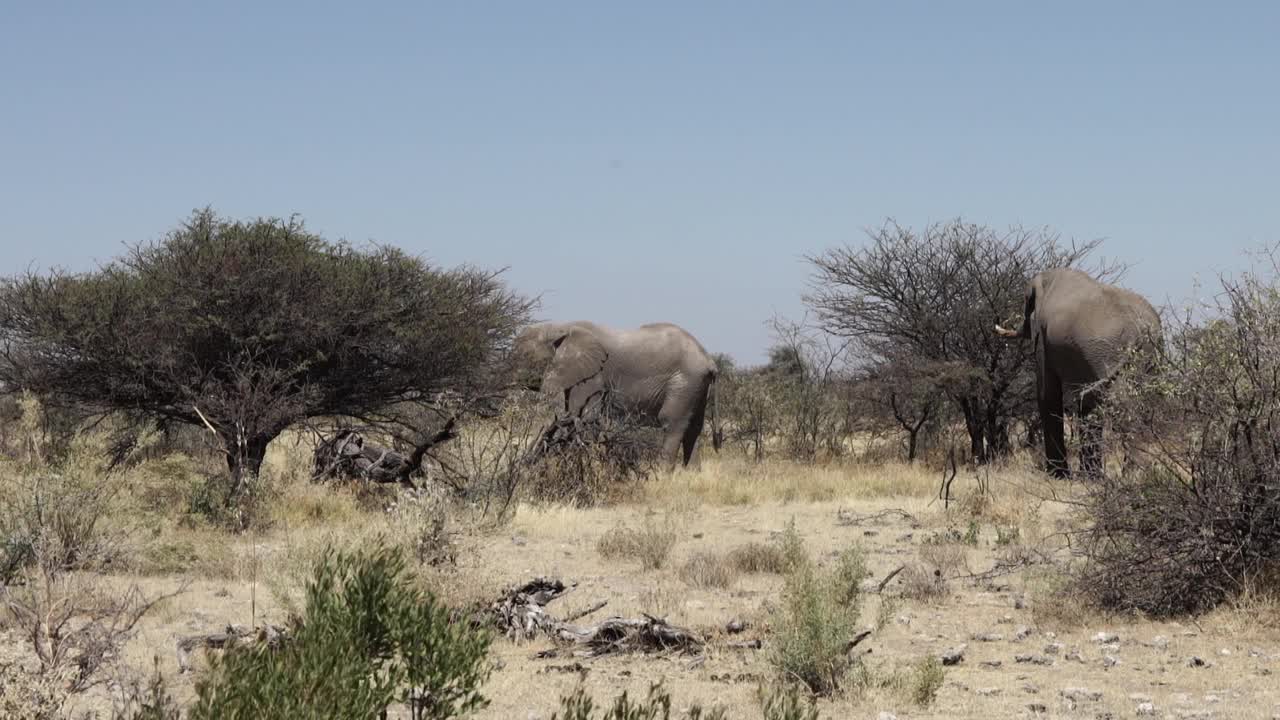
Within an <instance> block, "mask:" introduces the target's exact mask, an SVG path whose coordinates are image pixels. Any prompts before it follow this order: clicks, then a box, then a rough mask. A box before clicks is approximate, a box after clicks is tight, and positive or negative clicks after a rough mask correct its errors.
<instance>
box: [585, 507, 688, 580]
mask: <svg viewBox="0 0 1280 720" xmlns="http://www.w3.org/2000/svg"><path fill="white" fill-rule="evenodd" d="M675 544H676V533H675V531H674V530H672V529H671V528H669V527H658V526H656V525H655V524H654V523H653V521H652V520H651V519H650V518H645V521H644V525H643V526H642V527H641V528H640V529H639V530H632V529H631V528H629V527H627V526H626V525H619V526H617V527H615V528H612V529H611V530H609V531H608V532H606V533H605V534H604V535H602V536H601V537H600V540H599V541H598V542H597V543H596V550H597V551H598V552H599V553H600V555H601V556H602V557H604V558H606V559H610V560H613V559H623V558H630V559H634V560H639V561H640V566H641V567H643V568H644V569H645V570H659V569H661V568H662V567H663V566H664V565H666V564H667V558H668V557H669V556H670V555H671V548H673V547H675Z"/></svg>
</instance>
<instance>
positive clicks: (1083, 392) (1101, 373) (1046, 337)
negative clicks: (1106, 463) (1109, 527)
mask: <svg viewBox="0 0 1280 720" xmlns="http://www.w3.org/2000/svg"><path fill="white" fill-rule="evenodd" d="M996 333H997V334H999V335H1001V336H1003V337H1009V338H1020V339H1031V340H1034V341H1035V349H1036V390H1037V393H1038V400H1039V405H1040V422H1041V428H1042V430H1043V434H1044V453H1045V466H1046V470H1047V471H1048V472H1049V473H1050V474H1051V475H1053V476H1054V477H1068V476H1069V475H1070V470H1069V468H1068V465H1067V448H1066V442H1065V439H1064V437H1063V398H1064V397H1071V398H1073V399H1074V401H1075V403H1076V412H1077V416H1078V417H1079V419H1080V423H1081V436H1082V440H1083V444H1082V447H1081V450H1080V465H1081V468H1082V469H1083V470H1084V472H1085V473H1086V474H1087V475H1090V474H1091V475H1095V476H1096V474H1098V473H1100V472H1101V471H1102V451H1101V441H1102V428H1101V426H1100V424H1099V423H1098V422H1097V421H1096V416H1095V417H1094V418H1091V417H1090V413H1092V412H1093V411H1094V410H1095V409H1096V408H1097V406H1098V404H1099V402H1100V401H1101V400H1102V398H1103V395H1104V394H1105V390H1106V386H1107V384H1108V383H1109V381H1110V380H1111V379H1112V378H1114V377H1115V374H1116V372H1118V371H1119V370H1120V368H1121V365H1122V363H1123V362H1124V361H1125V359H1126V357H1128V353H1129V350H1130V349H1133V348H1139V349H1144V350H1153V349H1156V348H1158V347H1159V345H1160V339H1159V338H1160V333H1161V325H1160V316H1159V314H1158V313H1157V312H1156V310H1155V308H1154V307H1152V306H1151V303H1149V302H1147V300H1146V299H1145V298H1143V297H1142V296H1141V295H1138V294H1137V293H1134V292H1131V291H1129V290H1125V289H1123V288H1119V287H1116V286H1114V285H1108V284H1105V283H1102V282H1099V281H1097V280H1095V279H1093V278H1092V277H1090V276H1089V275H1087V274H1086V273H1083V272H1081V271H1079V270H1075V269H1072V268H1057V269H1053V270H1046V271H1044V272H1042V273H1039V274H1038V275H1036V276H1035V277H1033V278H1031V280H1030V281H1029V282H1028V283H1027V288H1026V296H1025V299H1024V303H1023V315H1022V327H1021V328H1020V329H1018V330H1008V329H1006V328H1003V327H1001V326H1000V325H996Z"/></svg>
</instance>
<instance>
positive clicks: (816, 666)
mask: <svg viewBox="0 0 1280 720" xmlns="http://www.w3.org/2000/svg"><path fill="white" fill-rule="evenodd" d="M789 532H794V523H793V524H792V525H791V526H790V527H789ZM797 539H798V538H797ZM791 553H792V554H795V555H799V556H800V557H802V558H803V559H797V560H796V561H795V564H794V565H792V566H791V569H790V571H789V572H788V574H787V577H786V585H785V586H784V589H783V594H782V604H781V607H780V608H779V609H778V610H777V611H776V616H777V617H776V619H775V620H774V628H775V633H776V636H777V640H776V642H775V644H774V646H773V650H772V653H771V655H770V661H771V662H772V664H773V666H774V668H775V669H776V670H777V671H778V673H779V675H781V676H782V677H783V678H784V679H787V680H794V681H798V682H801V683H803V684H804V685H805V686H806V687H808V689H809V690H810V692H812V693H814V694H816V695H830V694H831V693H833V692H835V691H836V690H838V689H839V688H840V686H841V682H842V680H843V679H844V676H845V674H846V673H847V672H848V670H849V667H850V662H851V661H850V659H849V655H848V643H849V640H850V639H852V637H853V635H854V631H855V626H856V624H857V621H858V609H859V600H860V597H859V588H858V585H859V583H860V582H861V581H862V580H863V579H864V578H865V577H866V565H865V563H864V561H863V559H862V553H861V552H860V551H859V550H858V549H856V548H854V549H850V550H847V551H845V552H844V553H841V555H840V557H839V558H838V559H837V562H836V566H835V568H834V570H832V571H829V572H821V571H820V570H819V568H817V567H816V566H815V565H814V563H813V561H812V560H810V559H809V558H808V557H807V554H804V553H803V545H797V544H792V547H791Z"/></svg>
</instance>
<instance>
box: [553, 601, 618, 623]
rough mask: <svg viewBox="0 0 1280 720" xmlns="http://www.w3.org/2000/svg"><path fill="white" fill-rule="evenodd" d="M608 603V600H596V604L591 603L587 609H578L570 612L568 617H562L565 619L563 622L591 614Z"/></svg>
mask: <svg viewBox="0 0 1280 720" xmlns="http://www.w3.org/2000/svg"><path fill="white" fill-rule="evenodd" d="M608 604H609V601H608V600H601V601H600V602H598V603H596V604H594V605H592V606H591V607H589V608H587V609H585V610H579V611H578V612H576V613H572V614H570V615H569V616H568V617H566V618H565V619H564V621H565V622H574V621H575V620H581V619H582V618H584V617H586V616H588V615H590V614H591V613H593V612H596V611H597V610H600V609H601V608H603V607H604V606H605V605H608Z"/></svg>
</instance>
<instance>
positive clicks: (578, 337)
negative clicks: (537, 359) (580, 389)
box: [542, 328, 609, 395]
mask: <svg viewBox="0 0 1280 720" xmlns="http://www.w3.org/2000/svg"><path fill="white" fill-rule="evenodd" d="M554 345H555V348H556V354H555V357H554V358H552V360H551V367H550V368H548V369H547V374H546V376H545V377H543V378H542V391H543V392H545V393H547V394H550V395H556V394H558V393H561V392H564V391H565V390H568V389H569V388H571V387H573V386H574V385H577V384H578V383H580V382H582V381H583V380H586V379H588V378H590V377H592V376H594V375H595V374H597V373H599V372H600V371H601V370H602V369H603V368H604V363H605V360H607V359H609V353H608V352H607V351H606V350H605V349H604V346H603V345H601V344H600V341H599V340H597V339H596V337H595V335H592V334H591V332H590V331H588V330H584V329H582V328H572V329H570V330H569V332H568V333H567V334H565V335H564V336H562V337H560V338H559V339H558V340H556V341H555V343H554Z"/></svg>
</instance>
